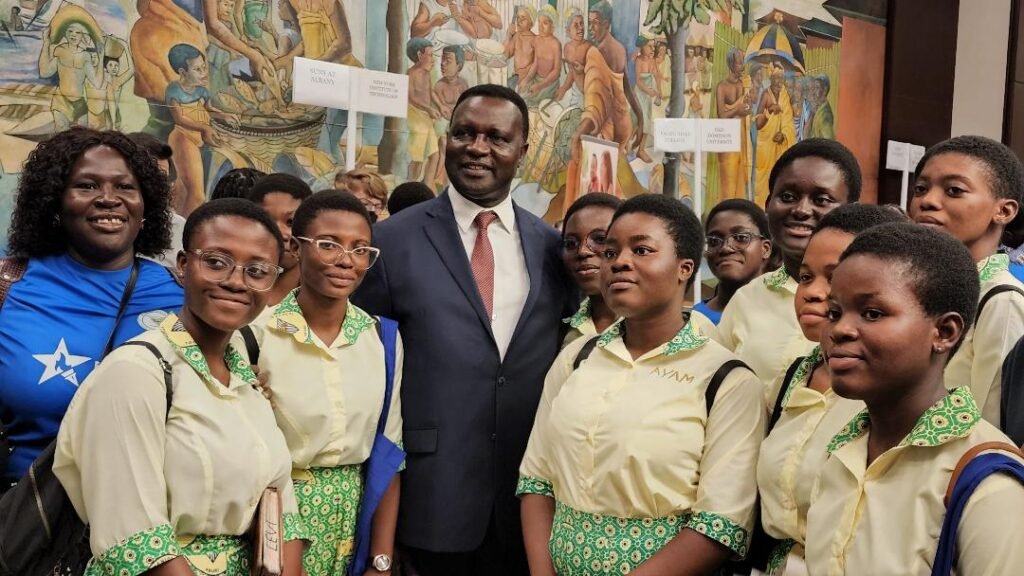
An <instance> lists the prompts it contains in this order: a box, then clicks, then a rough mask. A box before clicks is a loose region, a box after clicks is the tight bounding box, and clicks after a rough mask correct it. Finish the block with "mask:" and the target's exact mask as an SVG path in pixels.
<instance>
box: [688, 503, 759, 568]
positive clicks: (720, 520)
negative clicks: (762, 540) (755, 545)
mask: <svg viewBox="0 0 1024 576" xmlns="http://www.w3.org/2000/svg"><path fill="white" fill-rule="evenodd" d="M685 526H686V527H687V528H690V529H691V530H694V531H696V532H697V533H698V534H702V535H704V536H706V537H708V538H710V539H712V540H714V541H715V542H718V543H719V544H721V545H723V546H725V547H726V548H728V549H730V550H732V551H733V552H735V553H736V555H737V556H739V557H740V558H743V557H745V556H746V555H747V545H748V544H749V543H750V534H749V533H747V529H746V528H743V527H742V526H740V525H739V524H737V523H735V522H733V521H732V520H730V519H728V518H726V517H725V516H720V515H718V514H712V513H711V512H696V513H694V514H691V515H690V516H689V517H687V519H686V522H685Z"/></svg>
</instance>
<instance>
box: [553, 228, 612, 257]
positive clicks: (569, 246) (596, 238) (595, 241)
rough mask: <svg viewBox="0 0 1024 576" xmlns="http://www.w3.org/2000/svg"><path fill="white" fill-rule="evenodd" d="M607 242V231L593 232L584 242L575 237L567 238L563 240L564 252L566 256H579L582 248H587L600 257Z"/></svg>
mask: <svg viewBox="0 0 1024 576" xmlns="http://www.w3.org/2000/svg"><path fill="white" fill-rule="evenodd" d="M607 240H608V233H607V232H606V231H604V230H593V231H591V232H590V234H587V235H586V236H585V237H584V238H583V242H580V241H579V239H578V238H576V237H575V236H566V237H565V238H562V250H564V251H565V253H566V254H578V253H579V251H580V247H581V246H586V247H587V250H589V251H591V252H593V253H594V254H597V255H600V254H601V250H603V249H604V245H605V242H607Z"/></svg>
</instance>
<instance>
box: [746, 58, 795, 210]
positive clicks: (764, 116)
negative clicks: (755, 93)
mask: <svg viewBox="0 0 1024 576" xmlns="http://www.w3.org/2000/svg"><path fill="white" fill-rule="evenodd" d="M769 69H770V70H771V85H770V86H769V88H768V90H765V91H764V92H763V93H762V94H761V101H760V103H758V107H757V116H756V117H754V122H755V124H756V125H757V180H756V182H755V188H754V195H755V199H754V201H755V202H757V204H758V205H760V206H763V205H764V203H765V202H766V201H767V200H768V192H769V190H768V177H769V175H770V174H771V171H772V166H774V165H775V161H776V160H778V159H779V157H780V156H782V153H783V152H785V151H786V150H787V149H789V147H790V146H792V145H793V144H796V130H795V128H794V125H793V106H792V103H791V102H790V100H789V92H788V91H787V90H786V83H785V72H784V71H783V69H782V67H780V66H778V65H775V64H773V65H772V67H770V68H769Z"/></svg>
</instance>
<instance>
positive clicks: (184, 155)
mask: <svg viewBox="0 0 1024 576" xmlns="http://www.w3.org/2000/svg"><path fill="white" fill-rule="evenodd" d="M167 60H168V61H169V62H170V64H171V67H172V68H174V69H175V70H177V72H178V80H176V81H174V82H171V83H170V84H168V85H167V94H166V96H165V101H166V103H167V106H168V107H169V108H170V110H171V116H172V117H173V118H174V129H173V130H171V134H170V135H169V136H168V137H167V143H168V144H170V146H171V148H172V149H173V150H174V156H173V158H172V159H173V161H174V168H175V170H176V171H177V173H178V177H179V178H180V180H181V185H182V187H183V188H184V192H185V194H184V199H183V200H184V202H183V204H184V205H183V206H181V207H175V208H176V210H175V211H176V212H178V214H181V215H182V216H188V214H190V213H191V212H192V210H194V209H195V208H197V207H198V206H199V205H200V204H202V203H203V201H205V200H206V193H205V188H204V180H203V157H202V147H203V145H204V144H207V145H210V146H220V145H221V144H222V142H221V140H220V137H219V136H218V135H217V133H216V132H215V131H214V129H213V127H212V126H210V113H211V112H212V111H213V109H212V105H211V103H210V92H209V91H208V90H207V89H206V82H207V80H208V77H209V73H208V69H207V64H206V57H205V56H203V54H202V52H200V51H199V50H198V49H197V48H196V47H195V46H189V45H188V44H177V45H175V46H173V47H172V48H171V50H170V52H169V53H168V55H167Z"/></svg>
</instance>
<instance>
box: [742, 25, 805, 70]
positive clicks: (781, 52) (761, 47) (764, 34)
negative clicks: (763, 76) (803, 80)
mask: <svg viewBox="0 0 1024 576" xmlns="http://www.w3.org/2000/svg"><path fill="white" fill-rule="evenodd" d="M746 52H747V57H746V58H745V62H751V61H754V60H756V61H759V62H763V63H768V62H780V63H782V64H783V65H788V66H789V67H790V68H792V69H794V70H796V71H798V72H800V73H803V72H804V52H803V50H802V49H801V48H800V42H799V41H798V40H797V39H796V38H795V37H794V36H793V35H792V34H791V33H790V32H789V30H786V28H785V26H783V25H782V23H781V18H779V15H778V14H776V22H775V23H774V24H769V25H768V26H764V27H762V28H761V29H760V30H758V31H757V32H756V33H755V34H754V37H753V38H751V39H750V44H748V45H747V50H746Z"/></svg>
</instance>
